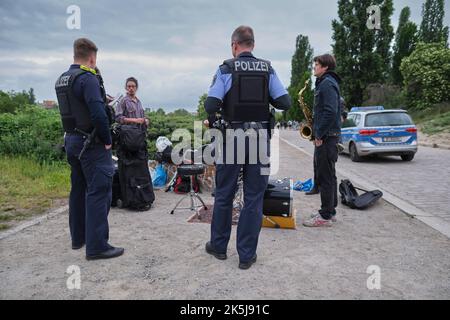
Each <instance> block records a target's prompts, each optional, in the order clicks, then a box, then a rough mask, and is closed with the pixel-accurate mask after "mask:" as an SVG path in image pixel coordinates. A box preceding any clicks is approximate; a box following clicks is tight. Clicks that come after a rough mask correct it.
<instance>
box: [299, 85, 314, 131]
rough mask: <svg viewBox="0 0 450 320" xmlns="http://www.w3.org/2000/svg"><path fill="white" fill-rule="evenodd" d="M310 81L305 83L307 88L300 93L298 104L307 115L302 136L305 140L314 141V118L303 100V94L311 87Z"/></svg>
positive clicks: (301, 129)
mask: <svg viewBox="0 0 450 320" xmlns="http://www.w3.org/2000/svg"><path fill="white" fill-rule="evenodd" d="M309 81H310V80H309V79H308V80H306V81H305V86H304V87H303V88H302V89H301V90H300V91H299V93H298V102H299V104H300V107H301V108H302V111H303V114H304V115H305V121H306V123H305V122H303V123H302V125H301V126H300V136H301V137H302V138H303V139H307V140H312V136H313V135H312V127H313V116H312V113H311V108H310V107H308V105H307V104H306V103H305V101H304V100H303V96H302V95H303V92H304V91H305V90H306V88H307V87H308V85H309Z"/></svg>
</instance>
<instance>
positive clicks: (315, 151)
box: [313, 147, 319, 190]
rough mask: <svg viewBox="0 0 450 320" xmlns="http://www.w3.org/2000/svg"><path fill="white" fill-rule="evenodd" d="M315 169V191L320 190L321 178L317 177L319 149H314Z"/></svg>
mask: <svg viewBox="0 0 450 320" xmlns="http://www.w3.org/2000/svg"><path fill="white" fill-rule="evenodd" d="M313 168H314V189H317V190H318V189H319V178H318V175H317V147H314V157H313Z"/></svg>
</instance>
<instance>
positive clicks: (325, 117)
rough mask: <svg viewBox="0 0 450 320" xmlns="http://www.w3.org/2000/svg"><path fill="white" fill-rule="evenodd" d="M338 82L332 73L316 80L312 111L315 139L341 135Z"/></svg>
mask: <svg viewBox="0 0 450 320" xmlns="http://www.w3.org/2000/svg"><path fill="white" fill-rule="evenodd" d="M340 82H341V79H340V77H339V76H338V75H337V74H336V73H335V72H334V71H327V72H326V73H325V74H324V75H323V76H321V77H320V78H317V79H316V88H315V90H314V110H313V115H314V117H313V134H314V137H315V138H316V139H324V138H326V137H327V136H336V135H339V134H340V133H341V103H340V89H339V83H340Z"/></svg>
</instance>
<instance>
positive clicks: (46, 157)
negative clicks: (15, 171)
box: [0, 105, 64, 163]
mask: <svg viewBox="0 0 450 320" xmlns="http://www.w3.org/2000/svg"><path fill="white" fill-rule="evenodd" d="M63 136H64V132H63V130H62V126H61V120H60V117H59V113H58V111H57V110H45V109H42V108H39V107H37V106H31V105H27V106H22V107H19V108H18V109H17V110H16V113H15V114H13V113H2V114H0V155H13V156H25V157H28V158H32V159H35V160H38V161H39V162H41V163H44V162H53V161H59V160H62V159H63V158H64V154H63V152H62V150H61V148H60V147H59V146H61V145H62V144H63Z"/></svg>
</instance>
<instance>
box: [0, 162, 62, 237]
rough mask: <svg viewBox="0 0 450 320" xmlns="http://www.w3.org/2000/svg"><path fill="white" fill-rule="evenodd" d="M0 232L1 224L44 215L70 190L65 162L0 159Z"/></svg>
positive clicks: (3, 227) (5, 226) (6, 226)
mask: <svg viewBox="0 0 450 320" xmlns="http://www.w3.org/2000/svg"><path fill="white" fill-rule="evenodd" d="M0 170H1V175H0V230H2V229H6V228H8V225H9V224H5V223H3V222H10V221H21V220H25V219H28V218H30V217H31V216H32V215H35V214H39V213H43V212H45V211H46V210H47V209H49V208H50V207H51V206H52V202H53V200H55V199H62V198H66V197H67V196H68V194H69V191H70V168H69V166H68V165H67V164H66V163H62V162H55V163H51V164H48V163H44V164H39V163H38V162H36V161H34V160H31V159H26V158H23V157H17V158H14V157H6V156H0Z"/></svg>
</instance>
